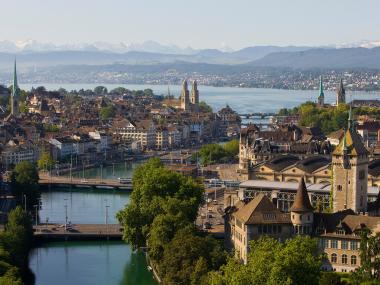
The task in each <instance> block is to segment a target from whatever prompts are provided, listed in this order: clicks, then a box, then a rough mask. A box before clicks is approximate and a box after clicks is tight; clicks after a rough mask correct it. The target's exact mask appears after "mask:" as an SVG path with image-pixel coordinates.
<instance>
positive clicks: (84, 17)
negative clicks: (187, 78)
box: [0, 0, 380, 49]
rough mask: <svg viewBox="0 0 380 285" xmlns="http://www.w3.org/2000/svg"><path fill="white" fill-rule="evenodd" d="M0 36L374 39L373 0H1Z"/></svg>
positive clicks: (64, 40) (216, 43)
mask: <svg viewBox="0 0 380 285" xmlns="http://www.w3.org/2000/svg"><path fill="white" fill-rule="evenodd" d="M0 7H1V10H2V11H3V12H2V13H1V17H0V27H1V28H0V41H1V40H11V41H18V40H27V39H33V40H37V41H41V42H52V43H55V44H76V43H92V42H96V41H105V42H110V43H118V42H125V43H141V42H144V41H147V40H153V41H157V42H160V43H162V44H175V45H178V46H181V47H187V46H191V47H193V48H221V47H223V46H228V47H231V48H233V49H239V48H242V47H246V46H254V45H280V46H286V45H307V46H320V45H327V44H341V43H351V42H357V41H361V40H380V29H379V28H378V27H379V26H380V17H379V16H378V13H379V11H380V1H378V0H360V1H358V0H318V1H317V0H313V1H311V0H190V1H183V0H134V1H131V0H0Z"/></svg>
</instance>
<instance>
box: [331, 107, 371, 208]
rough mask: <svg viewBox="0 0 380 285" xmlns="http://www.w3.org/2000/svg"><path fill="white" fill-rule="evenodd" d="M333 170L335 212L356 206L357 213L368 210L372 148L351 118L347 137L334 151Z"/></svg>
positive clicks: (346, 133)
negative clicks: (369, 169)
mask: <svg viewBox="0 0 380 285" xmlns="http://www.w3.org/2000/svg"><path fill="white" fill-rule="evenodd" d="M350 114H351V113H350ZM350 117H351V115H350ZM332 172H333V175H332V178H333V179H332V188H333V201H334V202H333V210H334V212H337V211H342V210H346V209H352V210H353V211H354V212H356V213H358V212H366V211H367V193H368V189H367V187H368V151H367V149H366V148H365V147H364V145H363V143H362V141H361V138H360V135H359V134H358V133H357V132H356V130H355V129H354V126H353V124H352V121H351V119H349V125H348V129H347V131H346V132H345V135H344V137H343V140H342V141H341V142H340V144H339V145H338V146H337V147H336V149H335V150H334V152H333V158H332Z"/></svg>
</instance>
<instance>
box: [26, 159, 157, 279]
mask: <svg viewBox="0 0 380 285" xmlns="http://www.w3.org/2000/svg"><path fill="white" fill-rule="evenodd" d="M136 165H137V164H132V165H131V164H129V165H127V166H126V165H125V164H116V165H115V166H114V167H113V166H108V167H104V168H103V177H104V178H112V177H113V176H116V177H131V175H132V172H133V169H134V168H135V167H136ZM77 175H82V172H81V171H80V172H78V173H77ZM98 175H100V169H89V170H86V171H85V177H87V178H89V177H96V176H98ZM129 195H130V194H129V193H128V192H126V191H117V190H91V189H88V188H83V189H80V188H79V189H78V188H72V189H71V190H70V189H52V191H46V192H43V193H42V195H41V210H40V213H39V217H40V221H41V222H45V221H46V218H48V219H49V222H55V223H64V221H65V205H67V215H68V220H70V221H71V222H72V223H74V224H75V223H94V224H101V223H105V214H106V211H105V209H106V208H105V206H106V205H108V206H110V207H109V208H108V221H109V223H116V222H117V220H116V217H115V214H116V212H117V211H118V210H120V209H122V208H123V207H124V206H125V204H127V203H128V201H129ZM30 268H31V269H32V271H33V272H34V274H35V275H36V285H44V284H46V285H50V284H55V285H60V284H70V285H71V284H73V285H76V284H80V285H93V284H94V285H95V284H102V285H103V284H107V285H108V284H109V285H122V284H126V285H134V284H141V285H156V284H157V283H156V282H155V281H154V279H153V277H152V274H151V273H150V272H149V271H148V270H147V264H146V260H145V256H144V255H143V254H142V253H139V252H133V251H132V250H131V247H130V246H129V245H127V244H125V243H123V242H109V241H108V242H107V241H97V242H54V243H47V244H45V245H43V246H41V247H38V248H36V249H34V250H33V251H32V252H31V253H30Z"/></svg>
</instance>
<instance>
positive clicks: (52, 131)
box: [44, 124, 59, 133]
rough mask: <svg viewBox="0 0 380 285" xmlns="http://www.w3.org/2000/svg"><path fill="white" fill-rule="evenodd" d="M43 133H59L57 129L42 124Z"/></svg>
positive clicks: (55, 126) (51, 125) (50, 125)
mask: <svg viewBox="0 0 380 285" xmlns="http://www.w3.org/2000/svg"><path fill="white" fill-rule="evenodd" d="M44 131H45V132H48V133H57V132H59V127H58V126H57V125H53V124H44Z"/></svg>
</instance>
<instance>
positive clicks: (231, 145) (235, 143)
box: [224, 140, 239, 157]
mask: <svg viewBox="0 0 380 285" xmlns="http://www.w3.org/2000/svg"><path fill="white" fill-rule="evenodd" d="M224 150H225V151H226V152H227V153H228V155H229V156H231V157H234V156H236V155H238V154H239V140H232V141H229V142H228V143H226V144H225V145H224Z"/></svg>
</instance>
